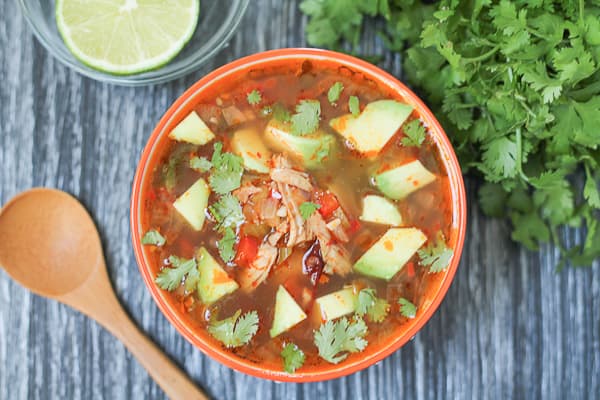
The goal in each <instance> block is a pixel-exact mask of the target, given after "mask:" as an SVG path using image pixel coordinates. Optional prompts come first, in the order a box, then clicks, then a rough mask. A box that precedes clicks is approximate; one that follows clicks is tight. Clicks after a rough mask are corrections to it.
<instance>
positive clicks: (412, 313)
mask: <svg viewBox="0 0 600 400" xmlns="http://www.w3.org/2000/svg"><path fill="white" fill-rule="evenodd" d="M398 305H399V306H400V314H402V316H404V317H406V318H411V319H412V318H414V317H416V316H417V306H415V305H414V304H413V303H411V302H410V301H409V300H408V299H406V298H404V297H400V298H399V299H398Z"/></svg>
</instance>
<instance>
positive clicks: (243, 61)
mask: <svg viewBox="0 0 600 400" xmlns="http://www.w3.org/2000/svg"><path fill="white" fill-rule="evenodd" d="M306 59H308V60H315V61H325V62H329V63H335V64H338V65H340V66H347V67H349V68H350V69H352V70H354V71H359V72H361V73H364V74H366V75H367V76H368V77H369V78H372V79H374V80H376V81H377V82H378V83H380V84H383V85H385V86H386V87H387V88H389V89H390V90H391V89H392V88H393V89H394V91H395V92H397V93H398V94H400V95H401V96H402V97H403V98H404V99H406V100H408V101H409V102H411V103H412V104H413V105H414V106H415V109H416V111H417V112H418V114H419V116H420V118H421V119H422V120H423V121H424V122H425V123H426V124H428V126H429V127H430V131H431V132H432V134H433V135H434V137H435V139H436V142H437V144H438V146H440V148H441V150H442V151H443V153H444V156H445V162H444V164H445V166H446V169H447V173H448V178H449V180H450V190H451V192H452V197H453V201H455V202H456V203H457V204H456V206H455V208H453V219H454V221H453V224H454V226H453V230H454V232H455V234H456V240H455V242H454V246H453V250H454V256H453V257H452V260H451V263H450V265H449V266H448V268H447V271H446V273H445V275H444V277H443V278H442V279H441V283H440V285H439V288H438V290H437V292H436V293H435V295H434V296H433V300H432V301H431V303H430V304H429V305H428V307H427V308H426V310H425V311H424V312H423V313H422V314H419V315H418V316H417V318H415V320H413V322H412V326H411V327H410V328H409V329H408V330H407V331H406V332H405V333H404V334H403V335H400V336H398V337H395V338H391V339H388V340H387V342H384V344H382V345H381V346H380V348H379V349H378V350H377V351H374V352H371V353H368V354H367V355H366V356H365V357H357V358H356V359H354V360H346V361H345V362H342V363H340V364H336V365H333V364H332V365H330V368H327V370H326V371H320V370H316V371H313V370H310V369H309V370H308V371H306V372H304V371H298V372H296V373H295V374H288V373H286V372H284V371H273V370H270V369H265V368H261V366H260V365H259V364H255V363H253V362H251V361H248V360H245V359H242V358H240V357H237V356H235V355H234V354H232V353H230V352H228V351H226V350H223V349H222V348H217V346H215V345H214V344H212V343H210V342H208V341H204V340H203V339H202V338H200V337H198V336H197V335H194V334H193V329H191V328H190V327H189V326H187V325H186V324H185V323H184V321H183V320H182V319H181V318H180V317H179V316H178V315H177V313H176V312H175V311H174V310H173V309H172V307H171V306H170V305H169V304H168V303H167V302H166V300H165V297H164V294H163V293H162V291H161V290H160V289H159V288H158V287H157V286H156V284H155V283H154V279H153V277H152V276H151V273H150V269H149V267H148V266H147V265H146V261H145V256H144V250H143V246H142V245H141V235H142V232H141V228H142V226H141V209H142V207H141V204H140V200H141V197H142V196H141V195H142V184H143V183H144V181H145V179H144V177H145V174H146V173H151V172H152V171H151V170H150V171H148V161H149V159H150V156H151V155H152V152H153V151H154V150H155V148H156V147H157V146H156V145H157V143H159V139H160V138H161V136H162V134H166V132H165V127H166V126H167V125H168V124H169V123H170V122H171V121H172V119H173V118H175V117H177V115H178V113H180V112H181V110H183V108H184V107H185V106H186V104H187V102H188V101H191V98H192V97H193V96H194V95H196V94H197V93H199V92H200V91H201V90H203V89H204V88H207V87H209V86H211V85H212V84H214V83H215V82H216V81H219V80H221V79H224V78H225V77H226V76H229V75H232V74H235V73H236V72H238V71H241V70H249V69H252V68H253V67H257V66H261V65H262V64H268V63H270V62H275V61H286V60H287V61H298V60H306ZM217 84H218V83H217ZM466 211H467V201H466V193H465V186H464V181H463V179H462V173H461V168H460V165H459V163H458V159H457V157H456V154H455V153H454V149H453V147H452V145H451V144H450V140H449V139H448V137H447V136H446V134H445V132H444V130H443V128H442V127H441V125H440V124H439V122H438V121H437V119H436V118H435V117H434V115H433V113H432V112H431V111H430V110H429V108H428V107H427V106H426V105H425V104H424V103H423V102H422V101H421V99H419V97H418V96H417V95H416V94H415V93H413V92H412V91H411V90H410V89H408V88H407V87H406V86H405V85H404V84H403V83H402V82H400V81H399V80H397V79H396V78H395V77H393V76H392V75H390V74H389V73H387V72H385V71H383V70H382V69H380V68H379V67H377V66H375V65H372V64H370V63H368V62H366V61H363V60H360V59H358V58H355V57H352V56H349V55H346V54H342V53H337V52H334V51H329V50H322V49H312V48H285V49H278V50H269V51H264V52H260V53H256V54H253V55H250V56H246V57H243V58H240V59H237V60H235V61H233V62H231V63H229V64H226V65H224V66H222V67H220V68H217V69H216V70H214V71H212V72H211V73H209V74H207V75H206V76H204V77H203V78H201V79H199V80H198V81H197V82H196V83H195V84H193V85H192V86H191V87H190V88H189V89H187V90H186V91H185V92H184V93H183V94H182V95H181V96H180V97H179V98H178V99H177V100H176V101H175V102H174V103H173V104H172V105H171V106H170V107H169V109H168V110H167V111H166V112H165V113H164V114H163V116H162V117H161V119H160V121H159V122H158V124H157V125H156V127H155V129H154V131H153V132H152V134H151V135H150V137H149V139H148V141H147V142H146V145H145V147H144V150H143V152H142V155H141V158H140V161H139V163H138V166H137V169H136V173H135V177H134V181H133V187H132V196H131V214H130V228H131V239H132V242H133V247H134V252H135V258H136V261H137V264H138V268H139V270H140V273H141V274H142V277H143V279H144V282H145V284H146V286H147V287H148V289H149V290H150V293H151V295H152V297H153V298H154V300H155V302H156V303H157V305H158V308H159V309H160V310H161V311H162V313H163V314H164V315H165V317H166V318H167V319H168V320H169V322H170V323H171V324H172V325H173V326H174V327H175V328H176V329H177V331H178V332H179V333H180V334H182V335H183V336H184V337H185V338H186V339H187V340H188V341H189V342H190V343H192V344H193V345H194V346H195V347H196V348H198V349H200V350H201V351H202V352H203V353H205V354H206V355H208V356H209V357H211V358H212V359H214V360H217V361H219V362H220V363H222V364H224V365H226V366H228V367H230V368H232V369H234V370H237V371H240V372H244V373H246V374H249V375H252V376H255V377H259V378H265V379H269V380H274V381H284V382H314V381H324V380H329V379H335V378H339V377H342V376H345V375H349V374H352V373H354V372H357V371H360V370H362V369H364V368H367V367H368V366H370V365H373V364H375V363H377V362H379V361H381V360H382V359H384V358H385V357H387V356H389V355H390V354H392V353H393V352H395V351H396V350H398V349H399V348H400V347H402V346H403V345H404V344H406V343H407V342H408V341H409V340H411V339H412V338H413V337H414V335H415V334H416V333H417V332H418V331H420V330H421V329H422V328H423V326H424V325H425V324H426V323H427V322H428V321H429V320H430V318H431V317H432V315H433V314H434V313H435V311H436V310H437V309H438V307H439V305H440V304H441V302H442V300H443V298H444V297H445V295H446V293H447V291H448V289H449V287H450V285H451V283H452V280H453V278H454V276H455V274H456V270H457V267H458V264H459V261H460V258H461V254H462V249H463V245H464V239H465V233H466V216H467V214H466Z"/></svg>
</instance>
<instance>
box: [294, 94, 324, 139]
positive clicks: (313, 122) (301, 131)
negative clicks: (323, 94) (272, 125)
mask: <svg viewBox="0 0 600 400" xmlns="http://www.w3.org/2000/svg"><path fill="white" fill-rule="evenodd" d="M320 117H321V103H319V101H318V100H300V103H298V104H297V105H296V114H294V115H292V118H291V121H292V134H294V135H299V136H301V135H309V134H311V133H313V132H314V131H316V130H317V128H318V127H319V118H320Z"/></svg>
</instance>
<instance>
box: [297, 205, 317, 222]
mask: <svg viewBox="0 0 600 400" xmlns="http://www.w3.org/2000/svg"><path fill="white" fill-rule="evenodd" d="M319 208H321V205H320V204H316V203H313V202H310V201H305V202H304V203H302V204H300V207H299V210H300V215H301V216H302V219H303V220H305V221H306V220H307V219H309V218H310V216H311V215H313V213H314V212H315V211H317V210H318V209H319Z"/></svg>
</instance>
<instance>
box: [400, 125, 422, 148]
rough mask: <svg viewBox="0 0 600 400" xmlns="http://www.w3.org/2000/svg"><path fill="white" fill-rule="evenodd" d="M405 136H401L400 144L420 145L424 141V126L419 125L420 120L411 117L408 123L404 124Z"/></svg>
mask: <svg viewBox="0 0 600 400" xmlns="http://www.w3.org/2000/svg"><path fill="white" fill-rule="evenodd" d="M404 134H405V135H406V137H405V138H402V141H401V142H402V144H403V145H404V146H406V147H410V146H414V147H421V144H423V142H424V141H425V135H426V134H425V127H424V126H423V125H421V121H419V120H418V119H413V120H412V121H410V122H409V123H408V124H406V125H404Z"/></svg>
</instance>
